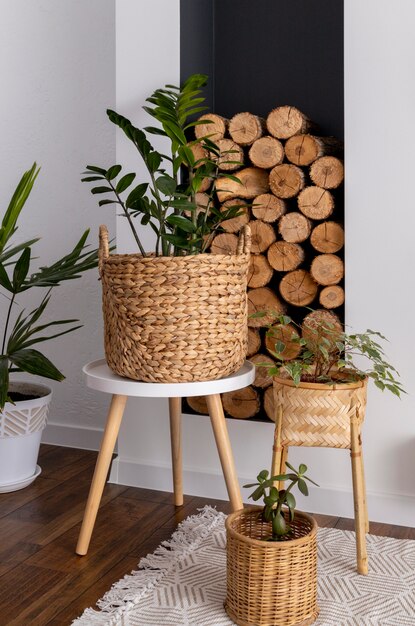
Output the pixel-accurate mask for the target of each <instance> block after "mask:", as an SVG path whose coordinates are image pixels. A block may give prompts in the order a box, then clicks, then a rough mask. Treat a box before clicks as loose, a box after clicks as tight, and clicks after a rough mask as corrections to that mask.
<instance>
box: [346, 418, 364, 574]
mask: <svg viewBox="0 0 415 626" xmlns="http://www.w3.org/2000/svg"><path fill="white" fill-rule="evenodd" d="M350 436H351V453H350V456H351V459H352V478H353V501H354V518H355V530H356V554H357V571H358V572H359V574H367V573H368V562H367V551H366V516H367V514H366V507H365V496H364V491H365V486H364V483H363V465H362V442H361V439H360V426H359V424H358V423H357V420H356V419H355V418H352V419H351V421H350Z"/></svg>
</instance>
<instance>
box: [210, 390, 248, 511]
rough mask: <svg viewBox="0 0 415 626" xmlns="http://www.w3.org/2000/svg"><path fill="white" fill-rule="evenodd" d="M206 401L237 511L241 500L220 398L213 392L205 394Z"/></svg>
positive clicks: (228, 485) (229, 491)
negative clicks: (212, 393)
mask: <svg viewBox="0 0 415 626" xmlns="http://www.w3.org/2000/svg"><path fill="white" fill-rule="evenodd" d="M206 402H207V405H208V409H209V415H210V421H211V423H212V428H213V433H214V435H215V441H216V447H217V449H218V453H219V458H220V462H221V465H222V471H223V475H224V477H225V482H226V487H227V490H228V495H229V500H230V503H231V506H232V511H238V510H239V509H242V508H243V502H242V496H241V490H240V487H239V482H238V477H237V474H236V469H235V463H234V460H233V454H232V448H231V442H230V440H229V434H228V429H227V427H226V420H225V415H224V413H223V407H222V400H221V397H220V395H219V394H215V395H212V396H206Z"/></svg>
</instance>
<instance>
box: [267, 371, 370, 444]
mask: <svg viewBox="0 0 415 626" xmlns="http://www.w3.org/2000/svg"><path fill="white" fill-rule="evenodd" d="M366 392H367V379H365V380H360V381H356V382H350V383H337V384H335V385H326V384H322V383H306V382H300V384H299V385H298V386H296V385H295V384H294V382H293V381H292V380H285V379H282V378H274V405H275V411H276V419H277V420H279V419H280V417H279V415H280V416H281V431H280V444H281V445H282V446H318V447H329V448H350V442H351V437H350V422H351V420H352V419H353V420H355V423H356V424H357V425H358V426H361V424H362V423H363V420H364V417H365V409H366ZM279 412H280V414H279Z"/></svg>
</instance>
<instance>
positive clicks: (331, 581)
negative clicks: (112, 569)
mask: <svg viewBox="0 0 415 626" xmlns="http://www.w3.org/2000/svg"><path fill="white" fill-rule="evenodd" d="M224 520H225V515H224V514H223V513H219V512H218V511H216V510H215V509H212V508H211V507H205V508H204V509H203V510H202V512H201V513H200V514H199V515H195V516H192V517H189V518H187V519H186V520H185V521H184V522H182V524H181V525H180V526H179V528H178V529H177V531H176V532H175V533H174V534H173V536H172V538H171V539H170V540H169V541H167V542H164V543H163V544H162V545H161V546H159V548H157V550H156V551H155V552H154V553H153V554H152V555H148V556H147V557H146V558H145V559H142V560H141V561H140V564H139V568H140V569H139V570H138V571H137V572H133V573H132V574H131V575H129V576H126V577H125V578H123V579H122V580H121V581H119V582H118V583H115V585H114V586H113V588H112V589H111V590H110V591H109V592H107V594H106V595H105V596H104V598H102V599H101V600H100V601H99V602H98V603H97V605H98V607H99V608H100V610H99V611H96V610H93V609H87V610H86V611H85V612H84V614H83V615H82V616H81V617H80V618H79V619H77V620H75V621H74V622H73V626H95V625H99V626H232V625H233V624H234V622H232V621H231V620H230V619H229V618H228V617H227V615H226V613H225V610H224V608H223V602H224V599H225V595H226V536H225V528H224ZM367 543H368V554H369V575H368V576H360V575H359V574H357V573H356V571H355V562H356V544H355V536H354V533H353V532H350V531H343V530H336V529H334V528H321V529H319V535H318V545H319V576H318V579H319V591H318V604H319V607H320V615H319V617H318V619H317V621H316V622H315V626H415V541H410V540H400V539H390V538H387V537H377V536H374V535H368V536H367Z"/></svg>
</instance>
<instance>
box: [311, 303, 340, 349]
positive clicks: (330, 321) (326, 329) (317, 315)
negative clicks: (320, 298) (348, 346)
mask: <svg viewBox="0 0 415 626" xmlns="http://www.w3.org/2000/svg"><path fill="white" fill-rule="evenodd" d="M342 331H343V326H342V324H341V322H340V320H339V318H338V317H337V315H336V314H335V313H333V312H332V311H327V310H326V309H317V310H316V311H311V313H309V314H308V315H306V316H305V318H304V319H303V323H302V325H301V335H302V337H303V338H304V339H306V340H307V341H309V342H312V343H316V344H320V343H321V337H325V338H326V339H328V341H329V345H328V346H327V347H328V349H329V350H335V349H337V348H336V341H339V340H340V339H341V333H342Z"/></svg>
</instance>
